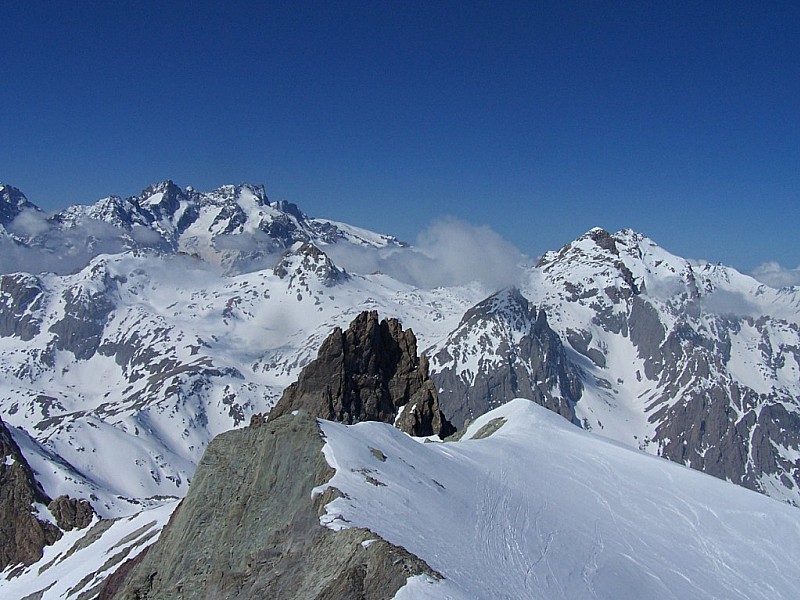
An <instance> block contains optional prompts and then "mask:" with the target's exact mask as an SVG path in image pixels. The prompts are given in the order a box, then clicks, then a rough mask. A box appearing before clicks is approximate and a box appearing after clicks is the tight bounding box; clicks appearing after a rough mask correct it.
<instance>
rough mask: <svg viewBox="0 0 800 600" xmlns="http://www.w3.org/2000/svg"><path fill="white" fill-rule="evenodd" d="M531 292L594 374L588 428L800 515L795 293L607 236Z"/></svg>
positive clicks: (556, 257)
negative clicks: (787, 504) (785, 504)
mask: <svg viewBox="0 0 800 600" xmlns="http://www.w3.org/2000/svg"><path fill="white" fill-rule="evenodd" d="M524 292H525V293H526V294H527V296H528V298H529V299H530V300H531V301H532V302H533V303H534V304H536V305H537V306H539V307H541V308H542V309H543V310H545V311H546V312H547V315H548V318H549V323H550V325H551V326H552V327H553V329H554V330H555V331H556V332H558V333H559V335H560V336H561V337H562V339H563V340H565V341H566V343H567V344H568V345H569V347H570V349H571V350H572V351H573V352H572V358H573V360H574V362H575V364H577V365H578V366H579V367H580V368H581V370H582V371H583V373H584V375H583V384H584V390H583V396H582V398H581V400H580V402H578V403H577V405H576V415H577V416H578V418H579V420H580V421H581V423H583V425H584V427H586V428H587V429H593V430H595V431H599V432H601V433H603V434H604V435H607V436H609V437H612V438H614V439H617V440H619V441H621V442H623V443H625V444H629V445H634V446H638V447H640V448H641V449H644V450H647V451H648V452H652V453H655V454H658V455H660V456H664V457H666V458H669V459H670V460H674V461H675V462H680V463H683V464H686V465H689V466H691V467H693V468H696V469H699V470H702V471H705V472H707V473H710V474H712V475H715V476H717V477H720V478H723V479H727V480H730V481H733V482H734V483H738V484H741V485H744V486H746V487H749V488H751V489H755V490H758V491H761V492H764V493H767V494H769V495H772V496H774V497H776V498H782V499H785V500H788V501H791V502H793V503H795V504H798V503H800V313H798V310H797V309H798V306H800V304H798V302H799V301H800V292H798V290H797V289H794V288H786V289H780V290H776V289H774V288H770V287H768V286H766V285H763V284H760V283H758V282H757V281H755V280H754V279H752V278H750V277H748V276H746V275H743V274H741V273H739V272H737V271H736V270H734V269H731V268H729V267H724V266H720V265H711V264H708V263H701V262H697V261H689V260H686V259H682V258H679V257H676V256H674V255H672V254H670V253H668V252H666V251H665V250H663V249H662V248H660V247H659V246H658V245H656V244H655V242H653V241H652V240H650V239H648V238H647V237H645V236H643V235H641V234H639V233H635V232H632V231H629V230H626V231H621V232H619V233H616V234H614V235H611V234H609V233H608V232H605V231H603V230H599V229H595V230H592V231H590V232H588V233H587V234H586V235H584V236H582V237H580V238H579V239H577V240H576V241H575V242H573V243H571V244H568V245H567V246H565V247H564V248H562V249H561V250H559V251H558V252H550V253H548V254H546V255H545V256H544V257H542V259H541V261H540V262H539V265H538V267H537V268H536V269H535V270H534V271H532V272H531V273H530V280H529V282H528V283H527V285H526V286H524Z"/></svg>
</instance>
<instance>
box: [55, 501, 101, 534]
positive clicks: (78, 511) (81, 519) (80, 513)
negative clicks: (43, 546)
mask: <svg viewBox="0 0 800 600" xmlns="http://www.w3.org/2000/svg"><path fill="white" fill-rule="evenodd" d="M47 508H49V509H50V512H51V513H52V515H53V516H54V517H55V518H56V523H58V526H59V527H60V528H61V529H63V530H64V531H72V530H73V529H83V528H84V527H86V526H87V525H89V523H91V522H92V518H93V517H94V515H95V512H94V509H93V508H92V505H91V504H89V502H88V501H87V500H84V499H82V498H81V499H80V500H79V499H77V498H70V497H69V496H59V497H58V498H55V499H54V500H53V501H52V502H50V504H48V505H47Z"/></svg>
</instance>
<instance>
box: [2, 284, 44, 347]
mask: <svg viewBox="0 0 800 600" xmlns="http://www.w3.org/2000/svg"><path fill="white" fill-rule="evenodd" d="M44 295H45V293H44V290H43V288H42V282H41V281H40V280H39V278H38V277H35V276H33V275H28V274H27V273H14V274H11V275H0V337H11V336H16V337H18V338H19V339H20V340H22V341H23V342H28V341H30V340H32V339H33V338H34V337H35V336H37V335H38V334H39V330H40V324H41V323H40V321H41V318H42V315H41V314H40V312H41V310H42V308H43V305H44Z"/></svg>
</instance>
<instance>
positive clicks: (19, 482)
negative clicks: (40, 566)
mask: <svg viewBox="0 0 800 600" xmlns="http://www.w3.org/2000/svg"><path fill="white" fill-rule="evenodd" d="M0 453H1V454H0V460H2V462H0V570H2V569H4V568H5V567H7V566H8V565H13V564H19V563H22V564H25V565H28V564H31V563H33V562H35V561H37V560H38V559H39V558H41V556H42V548H44V547H45V546H47V545H50V544H52V543H53V542H55V541H56V540H58V539H59V538H60V537H61V531H59V529H58V527H56V526H55V525H54V524H53V523H50V522H49V521H47V520H45V519H40V518H38V516H37V514H38V513H39V512H43V509H44V507H45V506H47V504H48V503H49V502H50V498H48V497H47V496H46V495H45V493H44V491H43V490H42V488H41V486H40V485H39V484H38V483H37V482H36V479H35V478H34V476H33V472H32V471H31V468H30V466H29V465H28V463H27V461H26V460H25V457H24V456H22V452H20V449H19V446H17V444H16V443H15V442H14V439H13V438H12V437H11V432H10V431H9V430H8V428H7V427H6V424H5V423H4V422H3V421H2V420H0Z"/></svg>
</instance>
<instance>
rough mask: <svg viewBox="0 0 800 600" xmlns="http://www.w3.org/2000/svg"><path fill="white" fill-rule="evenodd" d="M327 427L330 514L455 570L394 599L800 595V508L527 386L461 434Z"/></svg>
mask: <svg viewBox="0 0 800 600" xmlns="http://www.w3.org/2000/svg"><path fill="white" fill-rule="evenodd" d="M501 423H502V424H501ZM500 424H501V425H500ZM490 425H494V426H495V427H497V426H498V425H500V427H499V429H498V430H497V431H496V432H494V433H493V434H491V435H489V436H488V437H486V438H484V439H477V438H480V437H481V431H482V430H483V432H484V433H485V432H486V431H487V426H490ZM321 428H322V431H323V433H324V436H325V438H326V445H325V447H324V450H323V452H324V454H325V457H326V459H327V461H328V463H329V464H330V465H331V466H332V467H333V468H335V470H336V474H335V476H334V477H333V479H332V480H331V481H330V482H329V483H328V484H327V485H329V486H333V487H335V488H337V489H339V490H340V491H341V492H342V493H343V495H342V497H339V498H337V499H335V500H334V501H333V502H331V503H330V504H328V505H327V513H326V515H324V516H323V517H322V519H321V521H322V522H323V524H325V525H327V526H328V527H330V528H332V529H340V528H345V527H366V528H369V529H371V530H372V531H374V532H375V533H376V534H378V535H380V536H381V537H383V538H385V539H386V540H388V541H389V542H391V543H394V544H398V545H401V546H403V547H405V548H407V549H408V550H409V551H411V552H412V553H414V554H416V555H417V556H419V557H420V558H422V559H423V560H425V561H426V562H427V563H428V564H429V565H430V566H431V567H433V568H434V569H435V570H437V571H438V572H439V573H441V574H442V575H443V577H444V580H442V581H439V582H435V581H432V580H429V579H426V578H418V579H414V580H412V581H410V582H409V583H408V585H407V586H406V587H405V588H403V589H402V590H401V591H400V592H399V593H398V595H397V597H398V598H454V599H455V598H457V599H462V598H464V599H466V598H498V599H499V598H508V599H518V598H542V599H547V600H552V599H558V598H565V599H578V598H609V599H612V598H613V599H615V600H620V599H627V598H630V599H637V600H638V599H641V598H674V599H684V598H693V599H703V598H708V599H711V598H726V599H748V600H752V599H758V598H764V599H770V600H774V599H776V598H796V597H797V573H796V569H794V568H793V566H792V565H795V564H797V563H798V560H800V521H799V520H798V518H797V509H796V508H792V507H790V506H787V505H785V504H782V503H779V502H777V501H775V500H771V499H769V498H767V497H765V496H762V495H760V494H757V493H754V492H751V491H749V490H746V489H744V488H741V487H738V486H735V485H732V484H729V483H726V482H724V481H720V480H719V479H715V478H713V477H710V476H707V475H705V474H702V473H698V472H696V471H693V470H690V469H687V468H685V467H683V466H680V465H676V464H674V463H670V462H668V461H665V460H662V459H659V458H656V457H653V456H650V455H647V454H644V453H640V452H638V451H636V450H632V449H629V448H627V447H624V446H622V445H619V444H617V443H614V442H612V441H609V440H607V439H605V438H602V437H600V436H597V435H594V434H592V433H588V432H585V431H582V430H580V429H579V428H577V427H574V426H572V425H570V424H569V423H567V422H566V421H565V420H564V419H562V418H560V417H558V416H557V415H555V414H553V413H551V412H549V411H547V410H545V409H543V408H541V407H539V406H537V405H535V404H533V403H531V402H529V401H526V400H522V399H517V400H514V401H513V402H511V403H509V404H506V405H505V406H502V407H500V408H498V409H495V410H493V411H491V412H490V413H487V414H486V415H484V416H483V417H481V418H479V419H478V420H477V421H476V422H475V423H473V424H472V425H471V426H470V427H469V429H468V430H467V432H466V434H465V435H464V437H463V438H462V440H461V441H458V442H446V443H421V442H420V441H419V440H416V439H413V438H410V437H408V436H407V435H405V434H403V433H401V432H399V431H398V430H396V429H394V428H392V427H390V426H386V425H383V424H378V423H361V424H358V425H354V426H343V425H340V424H335V423H330V422H326V421H322V422H321ZM488 429H489V430H491V429H492V428H491V427H489V428H488ZM320 491H321V489H317V490H316V492H317V493H319V492H320Z"/></svg>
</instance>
